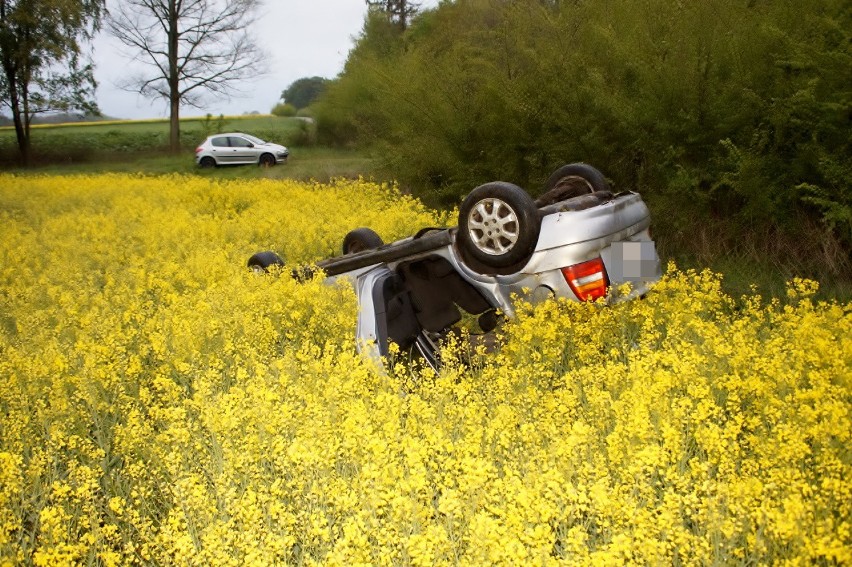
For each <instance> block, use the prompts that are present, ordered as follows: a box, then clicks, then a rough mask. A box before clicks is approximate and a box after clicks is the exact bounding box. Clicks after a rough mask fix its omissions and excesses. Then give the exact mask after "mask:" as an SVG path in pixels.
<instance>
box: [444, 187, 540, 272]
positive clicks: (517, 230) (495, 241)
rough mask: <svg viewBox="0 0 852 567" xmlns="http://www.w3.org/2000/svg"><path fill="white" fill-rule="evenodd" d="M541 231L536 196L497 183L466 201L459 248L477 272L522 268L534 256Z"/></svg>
mask: <svg viewBox="0 0 852 567" xmlns="http://www.w3.org/2000/svg"><path fill="white" fill-rule="evenodd" d="M540 229H541V218H540V217H539V215H538V208H537V207H536V205H535V202H534V201H533V200H532V197H530V196H529V194H527V192H526V191H524V190H523V189H521V188H520V187H518V186H517V185H513V184H511V183H505V182H502V181H495V182H492V183H486V184H485V185H480V186H479V187H477V188H476V189H474V190H473V191H471V192H470V194H469V195H468V196H467V197H466V198H465V200H464V201H463V202H462V205H461V208H460V209H459V231H458V246H459V250H460V251H461V253H462V256H463V259H465V260H466V262H467V263H468V265H469V266H471V267H472V268H474V269H476V270H477V271H482V267H484V268H486V269H500V268H515V267H521V266H523V264H526V263H527V261H529V259H530V256H532V253H533V250H534V249H535V245H536V242H538V235H539V231H540ZM496 273H500V271H496Z"/></svg>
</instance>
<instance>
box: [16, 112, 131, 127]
mask: <svg viewBox="0 0 852 567" xmlns="http://www.w3.org/2000/svg"><path fill="white" fill-rule="evenodd" d="M102 120H115V118H113V117H111V116H104V115H101V116H94V115H91V114H67V113H60V114H48V115H44V116H36V117H35V118H33V121H32V124H65V123H68V122H100V121H102ZM13 124H14V122H13V121H12V119H11V118H10V117H8V116H3V115H0V126H12V125H13Z"/></svg>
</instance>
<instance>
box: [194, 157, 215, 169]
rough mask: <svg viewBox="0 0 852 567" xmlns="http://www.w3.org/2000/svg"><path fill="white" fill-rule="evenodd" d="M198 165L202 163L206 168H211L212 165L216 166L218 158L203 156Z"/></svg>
mask: <svg viewBox="0 0 852 567" xmlns="http://www.w3.org/2000/svg"><path fill="white" fill-rule="evenodd" d="M198 165H200V166H201V167H202V168H204V169H209V168H211V167H216V160H215V159H213V158H212V157H210V156H206V157H203V158H201V161H200V162H198Z"/></svg>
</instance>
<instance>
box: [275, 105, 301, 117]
mask: <svg viewBox="0 0 852 567" xmlns="http://www.w3.org/2000/svg"><path fill="white" fill-rule="evenodd" d="M271 112H272V114H274V115H275V116H285V117H289V116H296V112H297V110H296V107H295V106H293V105H292V104H289V103H286V102H279V103H278V104H276V105H275V106H273V107H272V111H271Z"/></svg>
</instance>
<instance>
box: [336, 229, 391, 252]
mask: <svg viewBox="0 0 852 567" xmlns="http://www.w3.org/2000/svg"><path fill="white" fill-rule="evenodd" d="M383 244H384V241H383V240H382V237H381V236H379V235H378V234H377V233H376V231H374V230H373V229H371V228H366V227H361V228H356V229H354V230H350V231H349V233H348V234H347V235H346V236H344V237H343V254H344V255H345V254H355V253H356V252H363V251H364V250H373V249H375V248H378V247H379V246H381V245H383Z"/></svg>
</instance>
